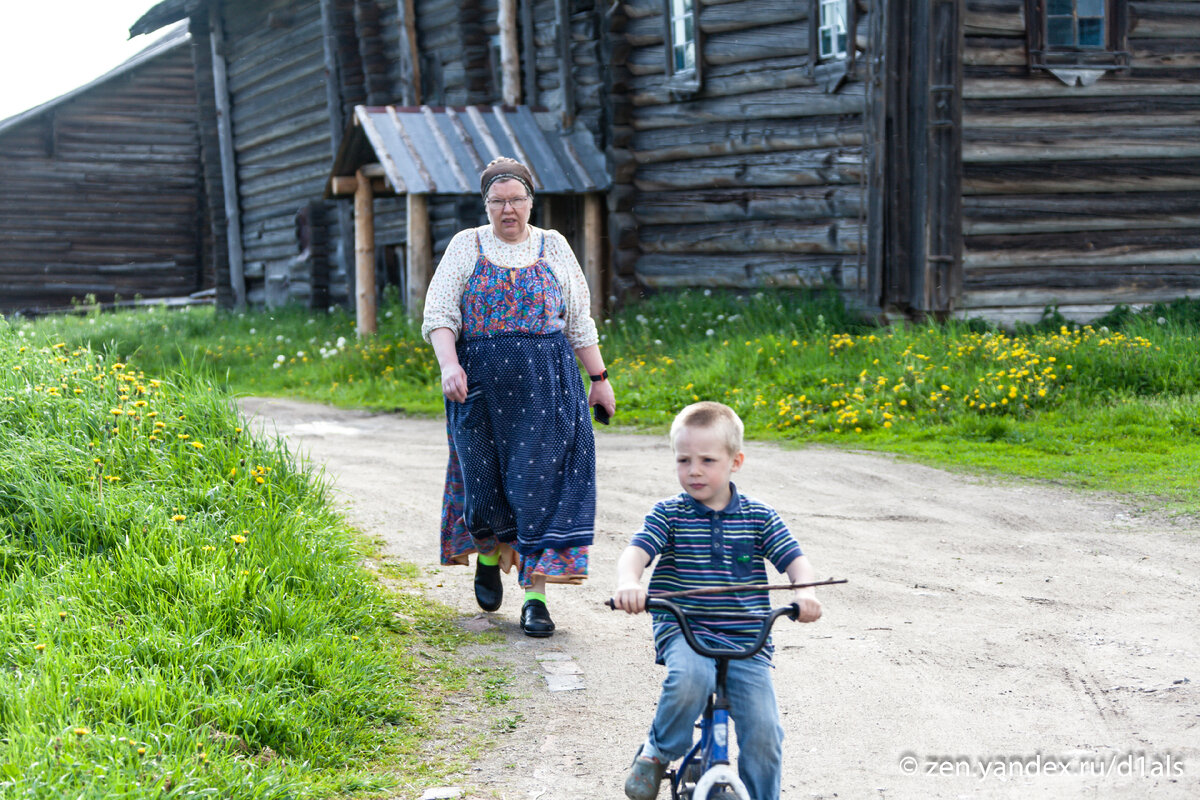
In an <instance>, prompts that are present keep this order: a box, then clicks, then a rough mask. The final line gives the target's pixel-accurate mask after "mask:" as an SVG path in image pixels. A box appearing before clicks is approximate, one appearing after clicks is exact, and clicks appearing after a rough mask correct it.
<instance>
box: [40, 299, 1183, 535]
mask: <svg viewBox="0 0 1200 800" xmlns="http://www.w3.org/2000/svg"><path fill="white" fill-rule="evenodd" d="M22 330H23V331H25V332H27V335H29V336H49V337H52V338H53V339H54V340H55V341H63V342H67V343H68V344H70V345H76V344H82V343H85V342H86V343H90V344H91V345H92V346H93V347H101V348H104V349H105V350H106V352H108V353H110V354H111V355H112V356H113V357H128V358H129V359H131V361H133V362H136V363H137V364H138V365H139V368H142V369H145V370H147V371H152V372H160V373H166V372H170V371H171V370H175V369H178V368H179V367H180V366H181V365H183V366H185V367H186V368H187V369H189V370H191V371H193V372H197V371H198V372H202V373H204V374H206V375H208V376H209V378H210V379H211V380H213V381H215V382H218V383H221V384H224V385H227V386H229V387H230V388H231V389H233V390H234V391H236V392H247V393H259V394H274V395H290V396H296V397H304V398H309V399H313V400H319V401H323V402H330V403H335V404H340V405H347V406H363V407H370V408H377V409H387V410H397V411H405V412H409V413H419V414H440V413H441V408H442V399H441V394H440V392H439V390H438V381H437V369H436V364H435V361H434V359H433V355H432V352H431V351H430V349H429V347H428V345H426V344H425V343H424V342H423V341H421V339H420V336H419V330H418V326H417V325H416V323H415V322H413V321H411V320H409V319H407V318H406V317H405V316H404V314H403V313H402V312H401V311H400V310H399V309H398V308H397V307H396V306H395V304H385V306H384V314H383V315H382V317H381V320H380V332H379V334H378V335H377V336H375V337H374V338H372V339H370V340H366V341H364V342H361V343H360V342H359V341H357V339H356V338H355V335H354V325H353V319H352V318H351V317H350V316H349V315H347V314H345V313H344V312H336V313H334V314H330V315H325V314H314V313H311V312H307V311H302V310H296V309H288V310H284V311H279V312H256V313H247V314H245V315H227V314H221V315H217V314H214V312H213V311H212V310H211V309H206V310H193V311H191V312H186V313H179V312H168V311H165V310H161V309H157V310H150V311H143V312H134V313H125V314H113V315H94V314H93V315H91V316H84V317H59V318H54V319H48V320H44V321H41V322H38V323H37V324H36V325H33V326H22ZM601 335H602V347H603V350H604V353H605V356H606V359H607V361H608V364H609V367H610V372H611V373H612V375H613V380H614V384H615V387H616V389H617V393H618V405H619V408H618V416H617V418H616V421H617V422H618V423H619V424H623V425H626V426H632V427H635V428H638V429H642V430H652V431H661V430H664V429H665V427H666V425H667V423H668V422H669V421H670V419H671V417H672V416H673V414H674V413H675V412H676V411H677V410H678V409H679V408H680V407H682V406H683V405H686V404H687V403H689V402H692V401H693V400H696V399H700V398H705V399H717V400H722V401H724V402H727V403H729V404H730V405H732V406H733V407H734V408H736V409H737V410H738V412H739V413H740V414H741V415H742V417H743V419H744V420H745V422H746V427H747V432H748V434H749V435H750V436H752V437H755V438H760V439H774V440H782V441H788V442H822V443H829V444H837V445H844V446H851V447H856V448H868V449H878V450H885V451H889V452H896V453H903V454H906V455H908V456H910V457H913V458H918V459H920V460H922V461H925V462H928V463H933V464H938V465H943V466H957V467H965V468H970V469H978V470H985V471H991V472H996V473H1003V474H1011V475H1017V476H1025V477H1034V478H1039V479H1048V480H1053V481H1057V482H1060V483H1063V484H1066V485H1070V486H1075V487H1080V488H1088V489H1098V490H1108V491H1119V492H1125V493H1128V494H1130V495H1131V496H1134V497H1136V498H1138V499H1139V500H1140V501H1142V502H1144V503H1145V504H1146V505H1148V506H1153V507H1156V508H1160V509H1162V508H1165V509H1167V510H1169V511H1173V512H1181V513H1196V512H1197V511H1200V482H1198V481H1197V480H1196V478H1195V472H1194V469H1193V467H1192V465H1193V464H1195V463H1196V457H1197V456H1198V455H1200V452H1198V447H1200V446H1198V445H1197V444H1195V442H1196V437H1195V434H1196V433H1197V432H1200V360H1198V359H1196V358H1195V351H1196V345H1197V336H1198V335H1200V303H1196V302H1188V301H1180V302H1177V303H1173V304H1169V305H1161V306H1156V307H1154V308H1151V309H1146V310H1144V311H1142V312H1139V313H1135V312H1133V311H1131V310H1129V309H1124V308H1118V309H1114V311H1113V313H1111V314H1110V315H1108V316H1107V317H1106V318H1105V319H1102V320H1099V321H1097V322H1096V323H1095V324H1093V325H1087V326H1081V325H1074V324H1069V323H1067V322H1065V321H1064V320H1061V319H1056V318H1055V317H1054V316H1053V315H1048V317H1047V319H1046V320H1045V321H1044V322H1043V324H1041V325H1038V326H1033V327H1026V328H1023V329H1021V330H1018V331H1016V332H1012V331H1004V330H1000V329H997V328H994V327H989V326H986V325H982V324H978V323H961V322H955V323H946V324H931V325H897V326H893V327H890V328H874V327H871V326H869V325H866V324H864V323H863V322H861V321H859V320H856V319H855V318H854V317H853V316H852V315H850V314H848V313H847V312H846V311H845V309H844V308H843V307H842V306H841V304H840V303H839V302H838V301H837V299H836V298H834V297H832V296H829V295H823V294H806V293H800V292H772V293H758V294H749V295H747V294H729V293H721V292H697V291H692V292H682V293H678V294H669V295H666V294H664V295H659V296H657V297H654V298H650V299H648V300H647V301H645V302H643V303H639V304H638V305H636V306H632V307H630V308H627V309H625V310H624V311H622V312H621V313H619V314H617V315H615V316H614V317H613V318H611V319H609V320H606V321H605V323H604V324H602V325H601Z"/></svg>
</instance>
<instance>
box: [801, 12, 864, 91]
mask: <svg viewBox="0 0 1200 800" xmlns="http://www.w3.org/2000/svg"><path fill="white" fill-rule="evenodd" d="M857 16H858V7H857V5H856V0H811V2H810V5H809V17H808V18H809V19H810V20H813V21H814V24H812V25H809V26H808V54H809V58H808V63H809V72H810V74H811V75H812V76H813V78H814V79H816V81H817V84H818V85H820V86H821V88H823V89H824V90H825V91H826V92H836V91H837V90H838V89H839V88H840V87H841V86H842V84H843V83H845V82H846V79H847V78H848V77H850V76H851V75H852V74H853V73H854V31H855V27H856V24H857Z"/></svg>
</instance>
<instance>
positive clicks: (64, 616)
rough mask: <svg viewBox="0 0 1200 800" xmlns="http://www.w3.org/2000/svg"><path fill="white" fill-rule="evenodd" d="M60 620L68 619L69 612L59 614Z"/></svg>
mask: <svg viewBox="0 0 1200 800" xmlns="http://www.w3.org/2000/svg"><path fill="white" fill-rule="evenodd" d="M58 618H59V619H66V618H67V612H65V611H60V612H58Z"/></svg>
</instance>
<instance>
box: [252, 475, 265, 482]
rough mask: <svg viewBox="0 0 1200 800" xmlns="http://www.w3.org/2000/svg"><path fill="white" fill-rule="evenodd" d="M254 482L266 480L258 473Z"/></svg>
mask: <svg viewBox="0 0 1200 800" xmlns="http://www.w3.org/2000/svg"><path fill="white" fill-rule="evenodd" d="M254 482H255V483H266V481H264V480H263V477H262V475H256V476H255V478H254Z"/></svg>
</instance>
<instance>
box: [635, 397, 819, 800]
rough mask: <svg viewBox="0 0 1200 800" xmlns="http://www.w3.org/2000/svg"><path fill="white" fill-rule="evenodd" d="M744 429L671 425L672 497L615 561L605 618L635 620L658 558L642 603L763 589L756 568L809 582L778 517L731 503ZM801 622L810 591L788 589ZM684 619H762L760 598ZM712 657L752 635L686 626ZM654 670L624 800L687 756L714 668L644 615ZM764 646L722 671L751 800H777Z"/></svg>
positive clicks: (701, 604) (702, 601)
mask: <svg viewBox="0 0 1200 800" xmlns="http://www.w3.org/2000/svg"><path fill="white" fill-rule="evenodd" d="M742 435H743V426H742V421H741V419H739V418H738V415H737V414H736V413H735V412H734V410H733V409H731V408H729V407H728V406H726V405H722V404H721V403H712V402H700V403H694V404H693V405H690V406H688V407H687V408H685V409H683V411H681V412H679V415H678V416H677V417H676V418H675V421H674V423H672V425H671V447H672V449H673V450H674V451H675V468H676V472H677V473H678V477H679V484H680V486H682V487H683V493H682V494H679V495H677V496H675V497H673V498H670V499H668V500H662V501H660V502H658V503H657V504H655V506H654V508H653V510H651V512H650V513H649V514H648V515H647V516H646V521H645V523H644V525H643V527H642V530H640V531H639V532H638V533H637V534H635V535H634V537H633V541H632V542H631V543H630V545H629V547H627V548H626V549H625V552H624V553H622V554H621V557H620V559H619V560H618V561H617V591H616V596H615V597H614V598H613V599H614V601H615V603H616V607H617V608H620V609H621V610H623V611H626V612H628V613H630V614H636V613H639V612H641V611H644V610H645V608H646V593H647V592H646V590H645V589H643V588H642V587H641V577H642V572H643V571H644V570H645V569H646V566H647V565H648V564H649V563H650V562H651V561H652V560H653V559H654V557H655V556H657V557H658V564H657V565H656V566H655V568H654V573H653V575H652V576H651V578H650V587H649V588H650V590H651V591H653V592H672V591H679V590H683V589H697V588H702V587H708V586H721V585H729V584H748V583H766V582H767V581H766V578H767V574H766V567H765V564H764V563H763V562H764V559H766V560H769V561H770V562H771V563H772V564H773V565H774V566H775V568H776V569H778V570H779V571H780V572H783V573H785V574H786V575H787V577H788V579H789V580H790V581H791V582H792V583H808V582H811V581H812V580H814V578H813V570H812V567H811V566H810V565H809V563H808V559H807V558H806V557H805V556H804V555H803V554H801V552H800V546H799V545H798V544H797V543H796V540H795V539H794V538H793V537H792V535H791V533H790V532H789V531H788V529H787V527H786V526H785V525H784V524H783V521H782V520H780V518H779V515H778V514H776V513H775V511H774V510H773V509H772V508H770V507H769V506H767V505H765V504H763V503H760V502H758V501H756V500H752V499H750V498H748V497H745V496H743V495H740V494H738V491H737V487H735V486H734V485H733V483H732V482H731V481H730V478H731V476H732V475H733V473H734V472H737V471H738V470H739V469H740V468H741V466H742V461H743V460H744V459H745V454H744V453H743V452H742ZM794 599H795V602H796V603H798V604H799V606H800V617H799V619H800V621H801V622H814V621H816V620H817V619H819V618H820V616H821V604H820V602H818V601H817V598H816V594H815V592H814V591H813V589H812V588H808V589H798V590H796V592H795V597H794ZM675 602H676V603H677V604H679V605H680V606H681V607H683V608H684V609H685V610H686V611H689V612H704V611H767V610H769V609H770V598H769V597H768V593H767V592H766V591H765V590H764V591H760V592H744V593H738V594H711V595H699V596H693V597H681V598H678V599H676V600H675ZM693 627H695V629H696V632H697V633H698V634H700V636H701V637H702V638H703V639H704V640H706V641H707V642H708V644H710V645H711V646H714V647H722V648H724V647H729V646H730V645H741V644H746V643H749V642H750V641H753V638H754V636H753V633H752V631H753V629H754V628H755V624H754V623H749V624H745V623H730V622H729V621H727V620H713V621H709V622H704V621H700V622H696V623H693ZM654 646H655V651H656V662H657V663H659V664H666V666H667V678H666V680H665V681H663V688H662V694H661V695H660V697H659V700H658V709H657V711H656V712H655V715H654V723H653V725H652V726H651V727H650V734H649V737H648V738H647V739H646V743H645V744H644V745H642V748H641V750H640V751H639V752H638V755H637V757H636V758H635V759H634V762H633V768H632V769H631V770H630V773H629V776H628V777H627V778H626V780H625V794H626V795H627V796H628V797H630V798H631V799H632V800H654V798H655V797H657V796H658V787H659V784H660V783H661V781H662V778H663V775H664V773H665V772H666V769H667V765H668V764H669V763H670V762H671V761H672V760H674V759H677V758H681V757H682V756H683V755H684V754H685V753H686V752H687V750H688V749H689V748H690V747H691V745H692V729H693V726H694V724H695V722H696V718H697V717H699V716H700V714H701V712H702V711H703V710H704V705H705V702H706V701H707V699H708V696H709V694H711V693H712V692H713V690H714V688H715V684H716V662H715V661H714V660H713V659H711V658H705V657H704V656H701V655H699V654H697V653H696V652H695V651H694V650H692V649H691V648H690V647H688V644H687V642H686V641H684V638H683V636H682V634H681V633H680V630H679V625H678V623H676V622H675V619H674V617H671V616H670V615H669V614H667V613H665V612H660V613H655V614H654ZM771 649H772V648H771V645H770V644H768V645H767V647H765V648H764V649H763V651H762V652H760V653H759V654H758V655H756V656H754V657H753V658H749V659H739V660H733V661H730V663H729V672H728V675H727V677H726V686H727V688H728V691H729V699H730V701H731V704H732V707H733V709H732V713H733V717H734V724H735V727H736V730H737V737H738V744H739V751H740V755H739V757H738V773H739V776H740V777H741V779H742V782H743V783H745V784H746V788H747V790H748V791H749V792H750V796H751V797H752V798H753V800H778V798H779V785H780V761H781V759H782V756H783V728H782V727H781V726H780V724H779V709H778V708H777V707H776V704H775V688H774V686H773V684H772V681H771V673H770V671H771Z"/></svg>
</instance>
